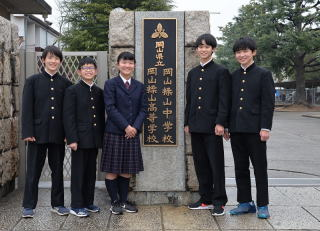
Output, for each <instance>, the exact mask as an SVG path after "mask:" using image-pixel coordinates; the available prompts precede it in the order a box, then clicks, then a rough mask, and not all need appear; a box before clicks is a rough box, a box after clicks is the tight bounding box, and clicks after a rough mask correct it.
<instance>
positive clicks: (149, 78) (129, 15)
mask: <svg viewBox="0 0 320 231" xmlns="http://www.w3.org/2000/svg"><path fill="white" fill-rule="evenodd" d="M209 32H210V26H209V12H207V11H191V12H182V11H181V12H177V11H155V12H150V11H149V12H132V11H124V10H123V9H115V10H113V11H112V12H111V14H110V30H109V54H110V57H109V60H110V62H109V65H110V66H109V75H110V77H114V76H116V75H117V70H116V69H115V63H116V58H117V56H118V55H119V54H120V53H121V52H123V51H130V52H134V53H135V56H136V61H137V65H136V73H135V78H136V79H137V80H139V81H141V82H144V84H145V86H146V92H147V101H148V109H147V110H148V112H147V118H146V120H145V123H144V128H143V133H142V135H141V143H142V144H141V147H142V153H143V160H144V167H145V170H144V171H143V172H141V173H140V174H139V175H137V176H136V179H135V182H133V192H131V194H130V196H131V197H134V200H136V201H137V203H140V204H157V203H175V204H186V203H188V202H189V200H190V199H191V197H192V196H196V195H194V194H193V193H191V191H194V190H197V181H196V177H195V173H194V169H193V162H192V156H191V155H192V154H191V148H190V140H189V137H188V136H187V137H186V136H185V134H184V131H183V122H184V105H185V81H186V76H187V73H188V71H189V70H190V69H191V68H192V67H194V66H196V65H198V58H197V57H196V56H195V54H194V51H195V48H194V44H195V41H196V39H197V37H198V36H199V35H201V34H203V33H209Z"/></svg>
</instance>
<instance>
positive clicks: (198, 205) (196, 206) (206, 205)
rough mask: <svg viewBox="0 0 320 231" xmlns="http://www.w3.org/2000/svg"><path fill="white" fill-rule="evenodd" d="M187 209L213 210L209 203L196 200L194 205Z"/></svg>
mask: <svg viewBox="0 0 320 231" xmlns="http://www.w3.org/2000/svg"><path fill="white" fill-rule="evenodd" d="M188 208H189V209H213V205H212V204H211V203H204V202H202V201H201V200H198V201H197V202H195V203H192V204H190V205H188Z"/></svg>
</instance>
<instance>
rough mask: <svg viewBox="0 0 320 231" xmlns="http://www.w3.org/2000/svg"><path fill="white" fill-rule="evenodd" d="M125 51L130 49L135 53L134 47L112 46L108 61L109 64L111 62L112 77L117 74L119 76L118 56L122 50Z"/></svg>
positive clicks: (110, 73) (110, 75) (110, 74)
mask: <svg viewBox="0 0 320 231" xmlns="http://www.w3.org/2000/svg"><path fill="white" fill-rule="evenodd" d="M124 51H129V52H131V53H134V48H123V47H122V48H111V49H110V51H109V59H108V60H109V61H108V64H109V68H108V69H109V77H110V78H113V77H115V76H118V73H119V70H118V68H117V66H116V65H117V58H118V56H119V54H120V53H121V52H124Z"/></svg>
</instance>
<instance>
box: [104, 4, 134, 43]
mask: <svg viewBox="0 0 320 231" xmlns="http://www.w3.org/2000/svg"><path fill="white" fill-rule="evenodd" d="M109 25H110V27H109V46H110V47H111V48H113V47H134V12H133V11H124V10H119V9H115V10H112V11H111V13H110V17H109Z"/></svg>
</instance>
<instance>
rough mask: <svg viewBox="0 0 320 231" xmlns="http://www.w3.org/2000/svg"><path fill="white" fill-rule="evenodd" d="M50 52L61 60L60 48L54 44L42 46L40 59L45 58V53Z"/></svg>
mask: <svg viewBox="0 0 320 231" xmlns="http://www.w3.org/2000/svg"><path fill="white" fill-rule="evenodd" d="M49 53H51V54H54V55H55V56H57V57H58V58H59V59H60V61H61V62H62V60H63V55H62V52H61V50H60V49H59V48H58V47H56V46H47V47H46V48H44V50H43V52H42V55H41V59H43V60H44V59H46V57H47V55H48V54H49Z"/></svg>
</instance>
